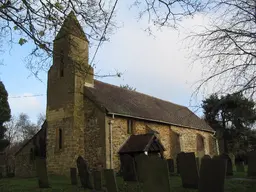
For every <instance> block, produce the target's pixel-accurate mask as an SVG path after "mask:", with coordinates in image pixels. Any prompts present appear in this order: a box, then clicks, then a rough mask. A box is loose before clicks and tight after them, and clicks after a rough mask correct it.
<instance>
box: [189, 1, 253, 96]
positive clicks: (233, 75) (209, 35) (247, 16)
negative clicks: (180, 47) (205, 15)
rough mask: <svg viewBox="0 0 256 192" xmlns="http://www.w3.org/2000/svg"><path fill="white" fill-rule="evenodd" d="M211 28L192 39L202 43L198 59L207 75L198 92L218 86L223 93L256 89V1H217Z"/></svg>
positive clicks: (249, 91) (247, 92)
mask: <svg viewBox="0 0 256 192" xmlns="http://www.w3.org/2000/svg"><path fill="white" fill-rule="evenodd" d="M211 16H212V17H213V19H212V20H211V23H210V25H209V26H207V27H205V28H204V30H203V31H202V32H200V33H197V34H193V35H192V36H191V37H192V38H193V40H195V41H196V43H198V42H199V44H197V45H198V47H197V49H195V50H197V51H198V52H197V56H196V60H199V61H200V62H202V63H203V66H204V67H205V70H204V72H205V75H204V77H203V79H202V80H201V81H200V82H199V84H198V87H197V90H196V91H199V90H200V89H201V88H203V87H204V85H207V84H208V83H214V82H215V83H214V85H213V86H215V88H216V87H217V89H216V90H215V91H218V92H219V93H225V92H228V93H236V92H244V93H245V94H247V96H251V97H252V96H254V95H255V88H256V1H255V0H239V1H236V0H218V1H215V5H214V7H213V11H212V14H211Z"/></svg>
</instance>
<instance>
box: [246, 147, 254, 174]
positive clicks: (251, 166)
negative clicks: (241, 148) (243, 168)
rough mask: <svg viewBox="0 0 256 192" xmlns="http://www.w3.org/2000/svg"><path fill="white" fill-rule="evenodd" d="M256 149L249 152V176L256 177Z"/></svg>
mask: <svg viewBox="0 0 256 192" xmlns="http://www.w3.org/2000/svg"><path fill="white" fill-rule="evenodd" d="M255 162H256V151H253V152H249V153H248V173H247V174H248V176H249V177H256V163H255Z"/></svg>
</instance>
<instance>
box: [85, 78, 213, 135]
mask: <svg viewBox="0 0 256 192" xmlns="http://www.w3.org/2000/svg"><path fill="white" fill-rule="evenodd" d="M85 96H86V97H88V98H89V99H91V100H92V101H94V102H95V103H96V104H98V106H100V107H101V108H103V109H105V110H106V111H107V112H108V113H110V114H111V113H112V114H116V115H121V116H127V117H134V118H140V119H145V120H149V121H154V122H160V123H165V124H171V125H176V126H180V127H188V128H194V129H199V130H205V131H210V132H214V131H213V129H212V128H211V127H210V126H209V125H208V124H207V123H206V122H205V121H204V120H202V119H200V118H199V117H198V116H196V115H195V114H194V113H193V112H192V111H190V110H189V109H188V108H187V107H184V106H181V105H177V104H174V103H171V102H168V101H164V100H161V99H158V98H155V97H152V96H149V95H146V94H142V93H139V92H136V91H131V90H128V89H125V88H121V87H118V86H114V85H110V84H107V83H103V82H101V81H98V80H94V87H85Z"/></svg>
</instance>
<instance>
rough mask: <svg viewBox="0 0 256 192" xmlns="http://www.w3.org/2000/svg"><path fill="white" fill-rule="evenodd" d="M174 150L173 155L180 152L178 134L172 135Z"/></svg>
mask: <svg viewBox="0 0 256 192" xmlns="http://www.w3.org/2000/svg"><path fill="white" fill-rule="evenodd" d="M174 148H175V154H178V153H180V152H181V146H180V135H179V134H178V133H174Z"/></svg>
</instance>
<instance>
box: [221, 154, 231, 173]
mask: <svg viewBox="0 0 256 192" xmlns="http://www.w3.org/2000/svg"><path fill="white" fill-rule="evenodd" d="M219 158H221V159H224V160H227V171H226V175H227V176H232V175H233V166H232V161H231V158H230V157H229V155H228V154H225V153H223V154H221V155H220V156H219Z"/></svg>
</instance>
